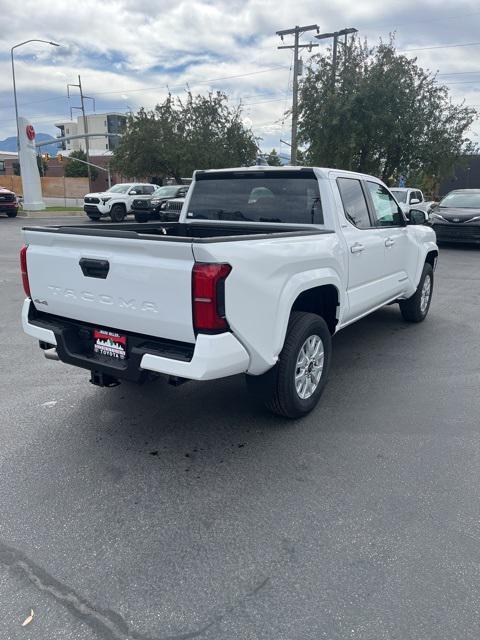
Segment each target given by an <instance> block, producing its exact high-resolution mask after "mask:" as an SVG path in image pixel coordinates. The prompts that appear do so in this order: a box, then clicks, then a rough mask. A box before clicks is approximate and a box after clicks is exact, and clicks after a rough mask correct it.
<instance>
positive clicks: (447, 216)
mask: <svg viewBox="0 0 480 640" xmlns="http://www.w3.org/2000/svg"><path fill="white" fill-rule="evenodd" d="M429 222H430V224H431V225H432V227H433V229H434V230H435V233H436V235H437V240H438V241H439V242H442V241H448V242H474V243H476V244H480V189H457V190H455V191H450V193H448V194H447V195H446V196H445V197H444V198H443V199H442V200H440V202H439V203H438V205H436V206H434V207H433V208H432V209H431V210H430V216H429Z"/></svg>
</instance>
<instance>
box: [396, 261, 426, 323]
mask: <svg viewBox="0 0 480 640" xmlns="http://www.w3.org/2000/svg"><path fill="white" fill-rule="evenodd" d="M432 292H433V268H432V265H431V264H429V263H428V262H426V263H425V265H424V267H423V271H422V275H421V278H420V282H419V283H418V287H417V290H416V291H415V293H414V294H413V296H411V297H410V298H408V300H402V301H401V302H400V311H401V313H402V316H403V318H404V320H406V321H407V322H422V321H423V320H425V318H426V317H427V313H428V310H429V309H430V302H431V301H432Z"/></svg>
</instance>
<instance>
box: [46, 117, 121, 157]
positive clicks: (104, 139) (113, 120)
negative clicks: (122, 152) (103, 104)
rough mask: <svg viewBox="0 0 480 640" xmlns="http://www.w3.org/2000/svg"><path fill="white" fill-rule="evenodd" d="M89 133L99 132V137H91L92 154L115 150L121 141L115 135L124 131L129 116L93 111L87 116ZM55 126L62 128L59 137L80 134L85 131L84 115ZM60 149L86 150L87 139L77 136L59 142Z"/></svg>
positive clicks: (97, 154)
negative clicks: (73, 138)
mask: <svg viewBox="0 0 480 640" xmlns="http://www.w3.org/2000/svg"><path fill="white" fill-rule="evenodd" d="M86 121H87V130H88V133H98V134H102V135H99V136H98V138H97V137H96V136H95V137H91V138H89V147H90V154H91V155H92V156H95V155H96V156H101V155H104V154H105V153H107V154H108V152H109V151H113V150H114V149H115V147H116V146H117V144H118V142H119V138H118V137H117V136H114V135H110V136H109V135H108V134H116V133H120V134H121V133H122V132H123V131H124V129H125V125H126V121H127V118H126V116H125V115H124V114H123V113H115V112H110V113H92V114H89V115H87V116H86ZM55 126H56V127H58V128H59V129H60V133H59V135H58V136H57V137H59V138H63V137H64V136H68V135H80V134H82V133H85V130H84V122H83V116H79V117H78V118H77V119H76V120H67V121H64V122H57V123H55ZM58 146H59V149H60V150H61V151H64V152H66V153H65V155H68V152H71V151H78V150H80V149H81V150H82V151H85V139H84V138H83V139H82V138H77V139H75V140H66V141H64V142H59V143H58Z"/></svg>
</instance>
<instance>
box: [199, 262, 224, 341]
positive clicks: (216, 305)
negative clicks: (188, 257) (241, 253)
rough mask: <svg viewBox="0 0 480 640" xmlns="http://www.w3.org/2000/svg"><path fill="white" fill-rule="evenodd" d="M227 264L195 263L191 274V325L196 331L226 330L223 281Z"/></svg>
mask: <svg viewBox="0 0 480 640" xmlns="http://www.w3.org/2000/svg"><path fill="white" fill-rule="evenodd" d="M231 270H232V267H231V266H230V265H229V264H217V263H213V264H210V263H205V262H197V263H195V265H194V267H193V272H192V298H193V300H192V301H193V324H194V328H195V330H196V331H200V332H202V331H204V332H216V331H225V330H226V329H228V324H227V321H226V319H225V280H226V278H227V276H228V274H229V273H230V271H231Z"/></svg>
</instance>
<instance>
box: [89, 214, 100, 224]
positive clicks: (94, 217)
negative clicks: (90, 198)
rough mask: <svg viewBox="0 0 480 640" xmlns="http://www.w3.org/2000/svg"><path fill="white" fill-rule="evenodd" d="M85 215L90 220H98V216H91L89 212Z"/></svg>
mask: <svg viewBox="0 0 480 640" xmlns="http://www.w3.org/2000/svg"><path fill="white" fill-rule="evenodd" d="M87 216H88V217H89V218H90V220H91V221H92V222H97V221H98V220H100V216H92V215H90V214H89V213H87Z"/></svg>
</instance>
